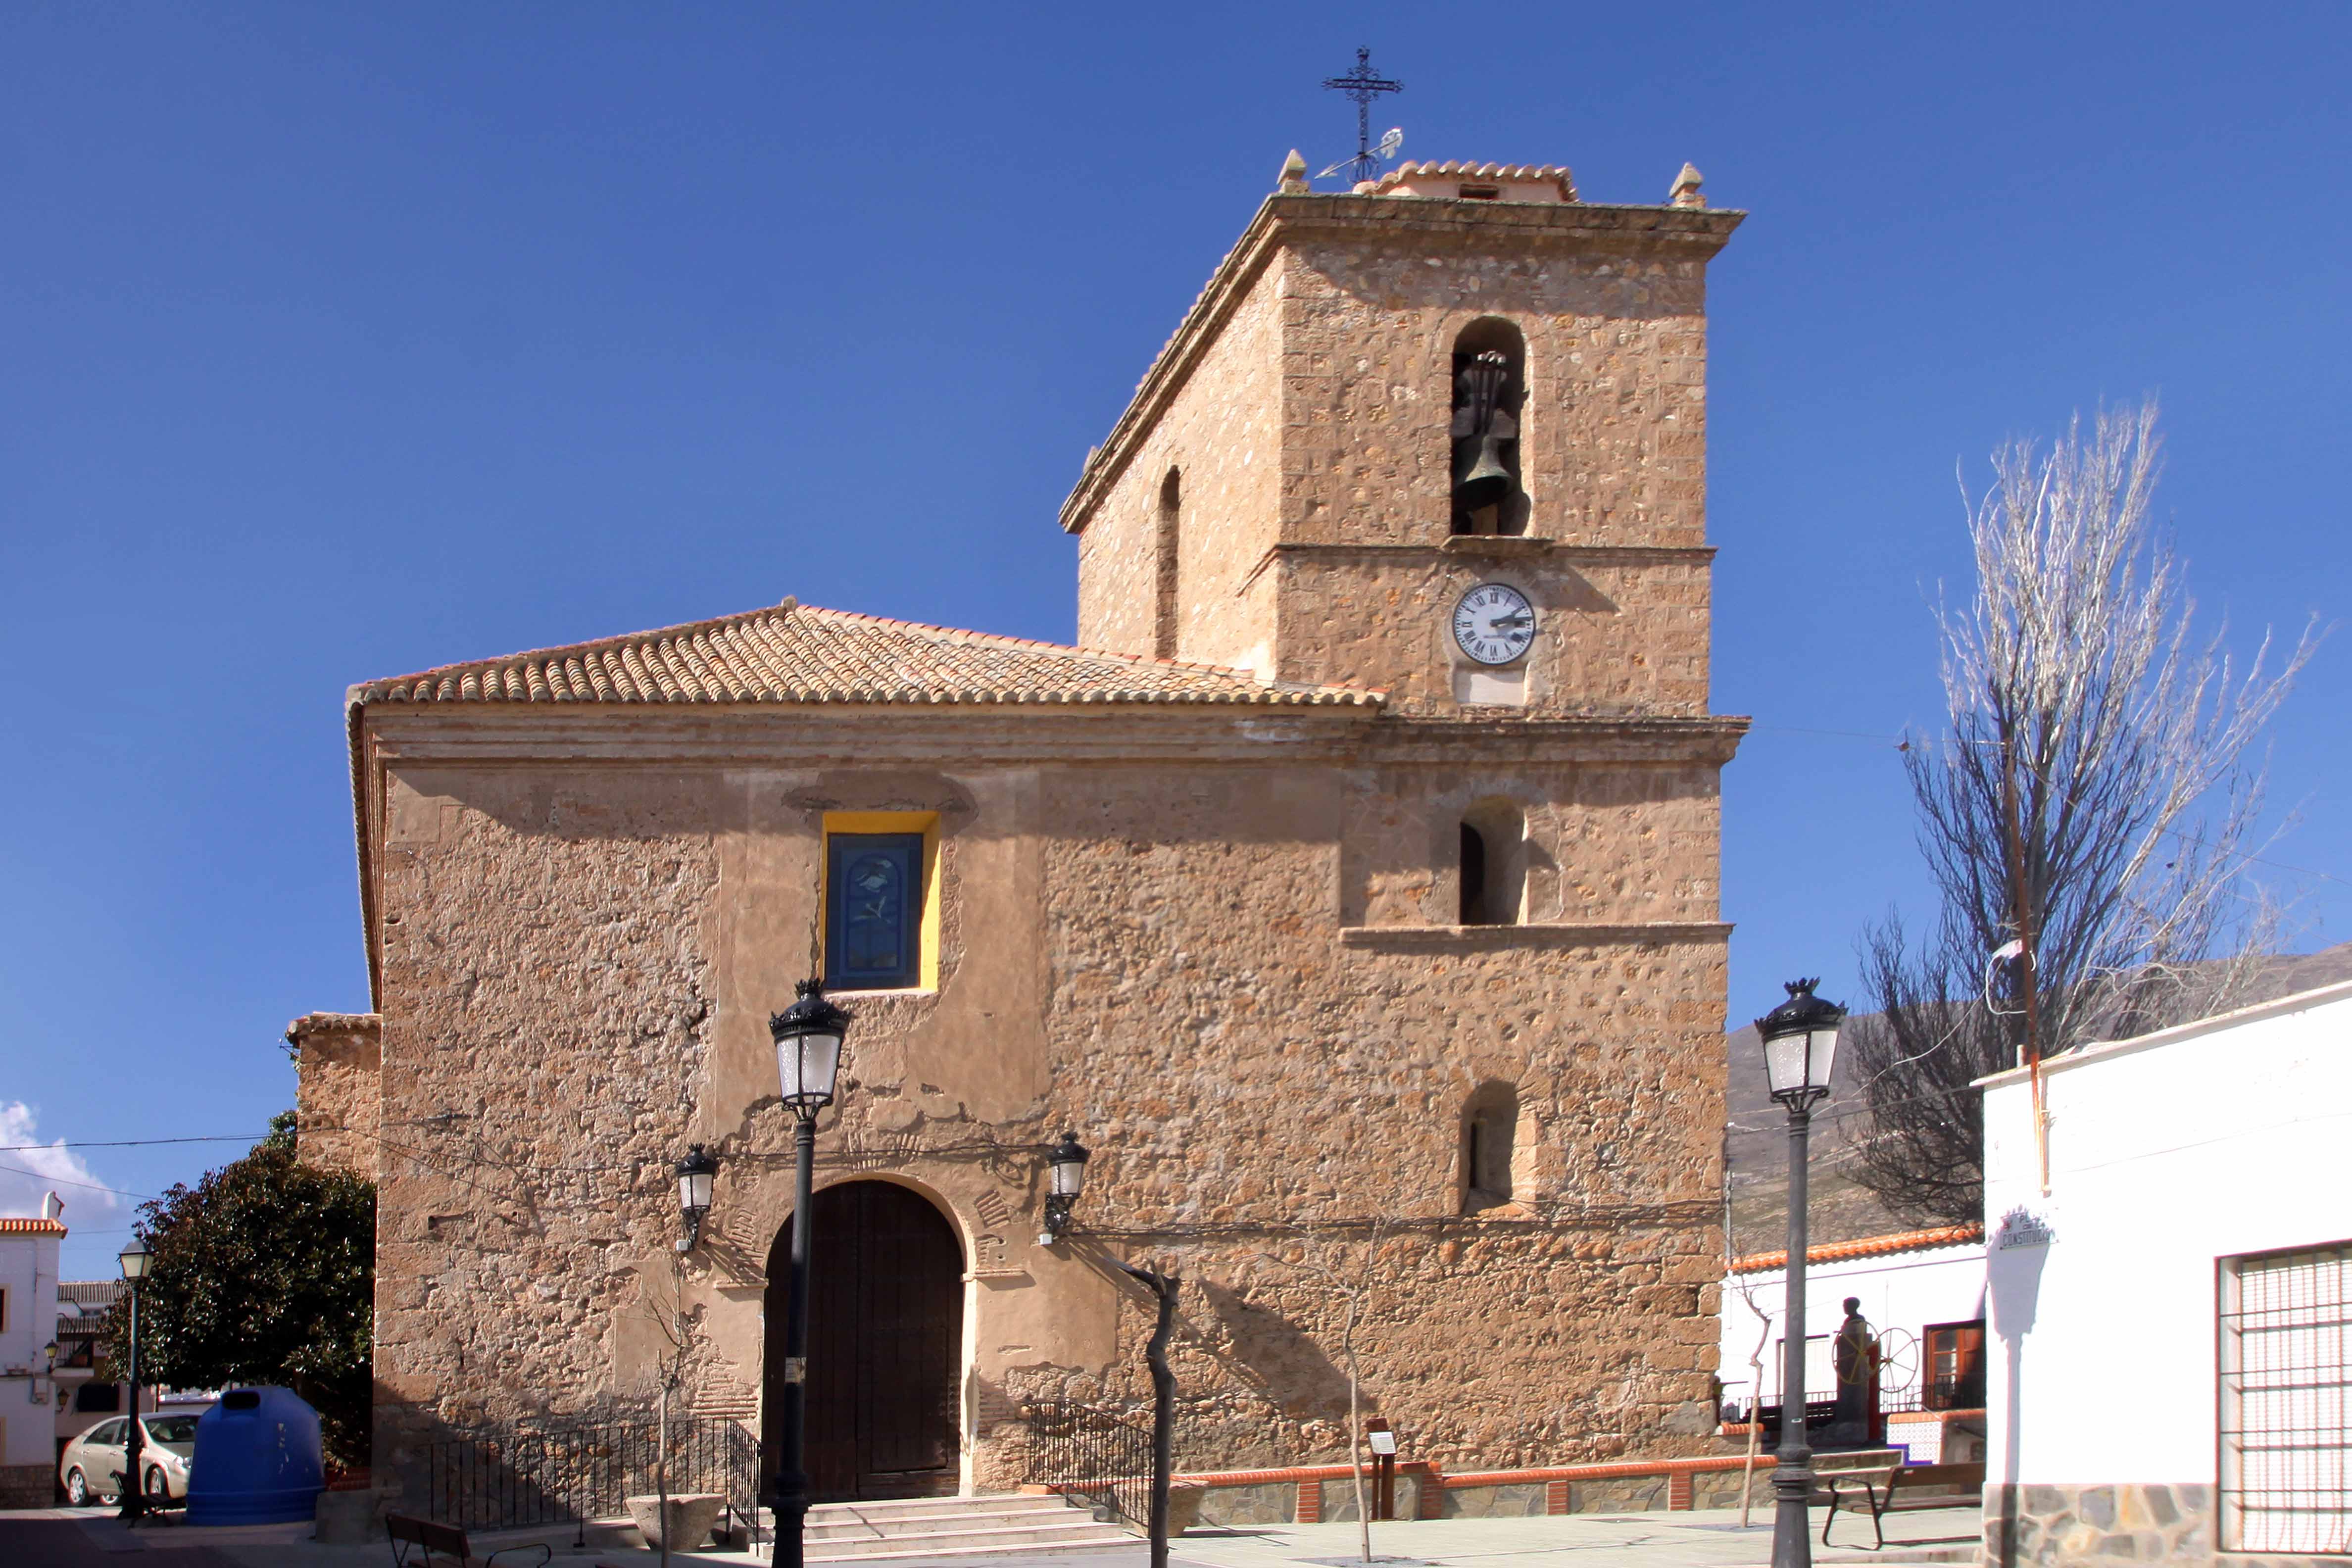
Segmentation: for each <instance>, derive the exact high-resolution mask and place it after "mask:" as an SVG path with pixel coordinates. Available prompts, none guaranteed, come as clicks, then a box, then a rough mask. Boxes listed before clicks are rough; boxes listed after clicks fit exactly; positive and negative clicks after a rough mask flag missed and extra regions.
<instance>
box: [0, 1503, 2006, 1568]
mask: <svg viewBox="0 0 2352 1568" xmlns="http://www.w3.org/2000/svg"><path fill="white" fill-rule="evenodd" d="M1821 1517H1822V1516H1821V1512H1820V1510H1815V1512H1814V1515H1813V1541H1814V1547H1813V1560H1814V1561H1815V1562H1817V1563H1873V1562H1875V1563H1957V1562H1969V1561H1972V1560H1973V1559H1974V1557H1975V1547H1976V1542H1977V1533H1978V1529H1977V1523H1978V1516H1977V1510H1975V1509H1973V1508H1955V1509H1937V1510H1922V1511H1920V1512H1916V1513H1905V1514H1897V1515H1895V1516H1893V1517H1891V1518H1890V1519H1889V1520H1888V1521H1886V1524H1887V1530H1886V1547H1885V1550H1884V1551H1873V1550H1871V1549H1870V1546H1871V1534H1870V1521H1869V1519H1868V1517H1867V1516H1864V1517H1863V1518H1860V1519H1853V1520H1849V1519H1848V1518H1847V1516H1846V1515H1844V1514H1843V1513H1841V1514H1840V1515H1839V1516H1838V1519H1837V1522H1836V1525H1835V1528H1834V1529H1833V1530H1832V1532H1831V1536H1832V1544H1831V1545H1830V1546H1829V1547H1828V1548H1826V1549H1824V1548H1823V1547H1822V1545H1821V1544H1820V1541H1821ZM290 1528H299V1527H290ZM273 1529H275V1530H278V1531H279V1532H280V1533H281V1534H284V1533H289V1532H290V1530H289V1527H260V1528H259V1530H257V1531H193V1530H188V1529H185V1528H183V1527H180V1526H177V1525H173V1524H164V1525H162V1526H158V1527H152V1528H143V1529H141V1530H137V1531H125V1530H124V1529H123V1528H122V1527H121V1525H120V1524H119V1523H117V1522H116V1521H114V1520H113V1519H112V1517H111V1515H110V1512H109V1511H108V1510H95V1509H87V1510H73V1509H47V1510H26V1511H24V1512H20V1513H11V1514H0V1563H7V1564H9V1565H10V1568H129V1564H128V1563H126V1561H125V1559H126V1558H129V1557H132V1556H143V1555H150V1554H159V1555H161V1556H162V1557H163V1558H164V1559H165V1561H163V1562H159V1563H155V1564H154V1568H386V1565H388V1564H389V1563H391V1561H392V1549H391V1547H390V1546H389V1545H387V1544H385V1543H383V1542H375V1543H373V1544H370V1545H366V1546H321V1545H320V1544H318V1543H317V1542H310V1541H300V1540H286V1539H279V1540H268V1539H257V1536H258V1535H259V1534H261V1533H262V1532H263V1531H269V1530H273ZM541 1538H545V1539H551V1543H552V1544H553V1545H554V1546H555V1556H554V1558H553V1560H552V1561H551V1563H549V1565H548V1568H598V1565H599V1564H609V1565H611V1568H643V1565H644V1564H647V1563H656V1562H658V1561H659V1558H658V1554H657V1553H655V1552H646V1551H641V1550H637V1549H634V1548H627V1547H614V1546H598V1547H591V1548H589V1549H587V1550H586V1551H575V1550H572V1548H571V1545H570V1543H569V1542H565V1541H561V1540H554V1539H553V1538H551V1537H546V1536H544V1535H543V1534H542V1537H541ZM517 1539H520V1537H518V1536H513V1535H501V1536H499V1537H495V1538H490V1537H485V1538H482V1539H481V1540H480V1541H478V1542H477V1550H482V1549H484V1548H487V1547H489V1546H492V1545H498V1544H504V1543H505V1542H510V1541H513V1540H517ZM1771 1547H1772V1524H1771V1515H1770V1514H1769V1512H1768V1511H1765V1510H1758V1511H1757V1512H1756V1513H1755V1514H1754V1515H1753V1517H1752V1521H1751V1522H1750V1523H1749V1524H1748V1527H1747V1528H1746V1529H1744V1530H1743V1529H1742V1528H1741V1527H1740V1524H1739V1515H1738V1510H1721V1511H1716V1510H1696V1511H1693V1512H1687V1513H1663V1512H1653V1513H1633V1514H1571V1515H1569V1516H1567V1517H1564V1518H1559V1519H1447V1520H1423V1521H1409V1522H1397V1523H1389V1524H1376V1525H1374V1526H1373V1527H1372V1551H1373V1553H1374V1557H1375V1563H1376V1568H1422V1565H1426V1568H1599V1565H1601V1564H1606V1563H1638V1564H1641V1565H1643V1568H1762V1565H1764V1564H1766V1563H1769V1562H1770V1560H1771ZM1146 1557H1147V1553H1146V1552H1145V1550H1144V1546H1143V1543H1142V1542H1137V1543H1136V1544H1135V1545H1134V1546H1132V1547H1128V1548H1121V1549H1118V1550H1113V1551H1107V1552H1106V1551H1074V1552H1004V1553H1003V1554H1001V1555H996V1556H991V1557H960V1558H940V1559H932V1560H929V1561H926V1560H921V1559H905V1558H892V1559H888V1560H887V1568H1013V1565H1014V1564H1026V1563H1041V1564H1050V1565H1051V1568H1142V1565H1143V1563H1144V1562H1145V1560H1146ZM1171 1557H1172V1558H1173V1560H1174V1563H1176V1564H1177V1565H1178V1568H1283V1565H1286V1564H1293V1563H1297V1564H1307V1565H1309V1568H1348V1565H1349V1564H1350V1563H1355V1562H1357V1561H1358V1537H1357V1531H1356V1526H1354V1525H1353V1524H1308V1525H1266V1526H1259V1527H1255V1528H1251V1529H1236V1530H1221V1529H1202V1530H1196V1531H1192V1533H1190V1534H1188V1535H1185V1536H1183V1537H1181V1539H1179V1540H1178V1541H1177V1542H1174V1550H1173V1552H1171ZM672 1561H673V1562H675V1563H680V1564H686V1563H697V1564H699V1563H709V1564H714V1565H715V1564H722V1563H723V1564H730V1565H739V1568H747V1565H749V1564H752V1563H765V1562H766V1561H767V1558H766V1555H765V1553H764V1552H761V1553H760V1554H757V1555H755V1554H752V1553H747V1552H677V1553H674V1554H673V1556H672Z"/></svg>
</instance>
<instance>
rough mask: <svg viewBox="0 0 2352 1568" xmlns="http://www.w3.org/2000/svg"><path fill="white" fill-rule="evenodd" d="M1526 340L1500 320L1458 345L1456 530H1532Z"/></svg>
mask: <svg viewBox="0 0 2352 1568" xmlns="http://www.w3.org/2000/svg"><path fill="white" fill-rule="evenodd" d="M1527 369H1528V346H1527V340H1526V339H1525V338H1523V337H1521V336H1520V335H1519V329H1518V328H1517V327H1515V326H1513V325H1512V324H1511V323H1510V322H1508V321H1502V320H1500V319H1499V318H1496V317H1493V316H1486V317H1482V318H1481V319H1479V320H1478V321H1473V322H1471V323H1470V324H1469V325H1468V326H1466V327H1465V328H1463V329H1462V335H1461V336H1460V337H1458V338H1456V339H1455V340H1454V423H1453V426H1452V433H1453V441H1454V470H1453V473H1454V479H1453V483H1454V491H1453V496H1454V532H1456V533H1525V532H1526V531H1527V529H1528V498H1527V495H1526V493H1525V491H1524V490H1522V489H1521V488H1520V485H1519V416H1520V411H1521V405H1523V404H1524V403H1525V402H1526V400H1527V384H1528V378H1527Z"/></svg>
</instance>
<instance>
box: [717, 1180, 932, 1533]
mask: <svg viewBox="0 0 2352 1568" xmlns="http://www.w3.org/2000/svg"><path fill="white" fill-rule="evenodd" d="M811 1217H812V1218H813V1219H814V1222H815V1234H814V1237H812V1238H811V1241H812V1245H811V1247H810V1274H811V1279H810V1301H809V1384H808V1418H807V1419H808V1426H807V1437H806V1442H805V1446H804V1452H805V1455H806V1464H807V1469H808V1475H809V1491H810V1495H811V1497H812V1498H813V1499H814V1500H817V1501H819V1502H827V1501H842V1500H854V1499H857V1498H886V1497H922V1496H929V1495H933V1494H937V1493H940V1492H952V1491H953V1490H954V1489H955V1488H956V1483H957V1480H958V1473H957V1472H958V1468H959V1467H958V1463H957V1460H958V1458H959V1450H960V1443H959V1433H960V1428H961V1406H962V1399H961V1381H962V1378H961V1374H962V1366H963V1249H962V1247H961V1244H960V1243H959V1242H958V1241H957V1239H956V1235H955V1232H954V1230H953V1228H952V1227H951V1226H950V1225H949V1223H948V1221H947V1219H946V1217H945V1216H944V1215H941V1214H940V1212H939V1210H938V1209H936V1208H934V1207H933V1206H932V1205H930V1203H929V1201H928V1200H926V1199H925V1198H923V1197H922V1196H921V1195H920V1194H917V1193H915V1192H912V1191H910V1190H909V1189H908V1188H905V1187H901V1186H898V1185H897V1184H893V1183H889V1182H870V1181H869V1182H845V1183H843V1184H839V1185H837V1186H832V1187H827V1188H825V1189H824V1191H822V1192H820V1193H818V1194H816V1199H815V1202H814V1205H812V1214H811ZM789 1258H790V1227H789V1226H787V1227H786V1228H785V1230H784V1232H783V1233H782V1234H781V1235H780V1236H779V1237H778V1238H777V1241H776V1246H775V1249H774V1255H773V1256H772V1258H771V1260H770V1268H769V1275H768V1278H769V1287H768V1300H769V1306H768V1331H769V1336H770V1339H769V1346H768V1363H769V1366H770V1367H771V1368H776V1367H780V1366H781V1364H782V1343H783V1340H782V1332H783V1326H784V1315H785V1314H784V1291H785V1268H786V1267H787V1264H788V1262H789ZM777 1391H778V1385H777V1384H776V1383H775V1382H774V1381H773V1380H772V1381H771V1383H770V1385H769V1402H768V1408H769V1411H770V1412H771V1416H770V1420H769V1423H768V1426H769V1430H768V1431H767V1432H766V1433H765V1434H763V1436H765V1438H766V1441H765V1442H764V1443H763V1445H762V1447H763V1448H765V1449H766V1451H767V1453H768V1456H769V1458H768V1464H769V1468H770V1469H771V1471H772V1470H773V1468H774V1467H775V1465H776V1463H777V1444H776V1436H775V1432H774V1418H773V1416H774V1412H775V1410H776V1408H777V1399H776V1394H777Z"/></svg>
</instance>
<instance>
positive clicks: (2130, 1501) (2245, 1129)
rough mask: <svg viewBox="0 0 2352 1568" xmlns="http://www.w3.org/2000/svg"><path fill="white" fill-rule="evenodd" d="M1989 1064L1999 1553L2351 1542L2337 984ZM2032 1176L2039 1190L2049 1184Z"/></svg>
mask: <svg viewBox="0 0 2352 1568" xmlns="http://www.w3.org/2000/svg"><path fill="white" fill-rule="evenodd" d="M2041 1079H2042V1100H2043V1103H2044V1105H2045V1107H2046V1120H2045V1126H2046V1130H2047V1144H2048V1149H2047V1170H2048V1176H2047V1180H2046V1183H2045V1181H2044V1178H2043V1174H2042V1172H2043V1159H2044V1155H2043V1152H2042V1149H2041V1147H2040V1146H2039V1144H2038V1142H2037V1140H2036V1138H2035V1135H2034V1122H2035V1116H2034V1108H2033V1086H2032V1082H2031V1081H2030V1079H2029V1077H2028V1075H2027V1074H2026V1073H2025V1072H2024V1071H2023V1070H2019V1071H2015V1072H2008V1073H2001V1074H1998V1075H1996V1076H1994V1077H1992V1078H1990V1079H1985V1080H1983V1081H1984V1085H1985V1090H1986V1092H1985V1097H1984V1118H1985V1156H1986V1171H1985V1178H1986V1183H1985V1213H1986V1217H1987V1224H1988V1226H1990V1229H1991V1232H1992V1236H1991V1248H1990V1255H1989V1259H1988V1273H1989V1283H1990V1295H1991V1303H1990V1305H1991V1329H1992V1342H1991V1345H1990V1363H1991V1364H1990V1376H1989V1378H1988V1383H1989V1388H1988V1394H1989V1400H1988V1415H1989V1418H1990V1419H1989V1426H1990V1443H1991V1454H1990V1468H1989V1471H1988V1475H1987V1485H1986V1489H1985V1510H1986V1512H1985V1518H1986V1527H1985V1528H1986V1555H1987V1559H1988V1561H1990V1563H2003V1564H2006V1563H2050V1564H2058V1563H2076V1562H2084V1561H2090V1560H2094V1559H2096V1560H2099V1561H2103V1562H2108V1563H2113V1562H2140V1563H2151V1562H2158V1561H2165V1562H2175V1563H2196V1562H2211V1561H2216V1560H2217V1559H2218V1560H2220V1561H2223V1562H2228V1561H2232V1560H2234V1559H2235V1556H2236V1554H2237V1553H2241V1552H2263V1553H2265V1554H2276V1553H2286V1554H2292V1555H2291V1556H2290V1557H2286V1558H2282V1557H2281V1556H2278V1555H2266V1556H2265V1557H2264V1558H2263V1561H2264V1562H2267V1563H2273V1564H2276V1563H2283V1562H2286V1561H2291V1560H2292V1559H2293V1557H2305V1558H2309V1559H2311V1560H2313V1561H2318V1560H2320V1559H2321V1557H2322V1556H2323V1555H2325V1556H2326V1560H2327V1561H2329V1562H2332V1563H2336V1564H2337V1565H2338V1568H2341V1564H2342V1563H2343V1561H2344V1559H2343V1557H2342V1555H2341V1554H2342V1553H2345V1552H2352V1479H2347V1461H2352V1452H2347V1448H2352V1444H2347V1418H2352V1410H2347V1405H2352V1400H2347V1349H2352V1334H2347V1319H2352V1268H2347V1259H2352V1179H2347V1146H2352V1145H2348V1143H2347V1140H2348V1139H2352V984H2339V985H2331V986H2327V987H2325V988H2323V989H2321V990H2317V991H2307V992H2305V993H2303V994H2300V995H2296V996H2289V997H2286V998H2284V999H2282V1000H2280V1001H2276V1002H2269V1003H2264V1004H2263V1005H2260V1006H2256V1007H2249V1008H2246V1009H2244V1010H2242V1011H2240V1012H2236V1013H2230V1014H2224V1015H2222V1016H2219V1017H2215V1018H2209V1019H2206V1020H2204V1021H2202V1022H2200V1023H2196V1024H2191V1025H2187V1026H2183V1027H2180V1028H2176V1029H2168V1030H2165V1031H2162V1032H2161V1033H2158V1034H2153V1035H2146V1036H2143V1037H2139V1038H2137V1039H2132V1040H2123V1041H2118V1042H2116V1043H2115V1044H2112V1045H2097V1046H2090V1047H2084V1048H2082V1049H2080V1050H2078V1051H2074V1052H2070V1053H2068V1054H2066V1055H2064V1056H2062V1057H2057V1058H2053V1059H2051V1060H2050V1061H2048V1062H2045V1063H2044V1064H2043V1065H2042V1073H2041ZM2045 1186H2046V1192H2045Z"/></svg>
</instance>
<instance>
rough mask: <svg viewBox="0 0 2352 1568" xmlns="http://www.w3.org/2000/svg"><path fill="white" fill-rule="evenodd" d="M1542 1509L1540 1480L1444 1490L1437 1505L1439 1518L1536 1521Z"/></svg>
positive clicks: (1542, 1514)
mask: <svg viewBox="0 0 2352 1568" xmlns="http://www.w3.org/2000/svg"><path fill="white" fill-rule="evenodd" d="M1549 1511H1550V1510H1549V1509H1547V1508H1546V1507H1545V1506H1544V1483H1543V1482H1541V1481H1506V1482H1504V1483H1503V1484H1502V1485H1500V1486H1494V1487H1448V1488H1446V1489H1445V1495H1444V1498H1443V1499H1442V1500H1440V1501H1439V1503H1438V1505H1437V1517H1438V1518H1440V1519H1540V1518H1542V1517H1543V1516H1544V1515H1545V1514H1546V1513H1548V1512H1549Z"/></svg>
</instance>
